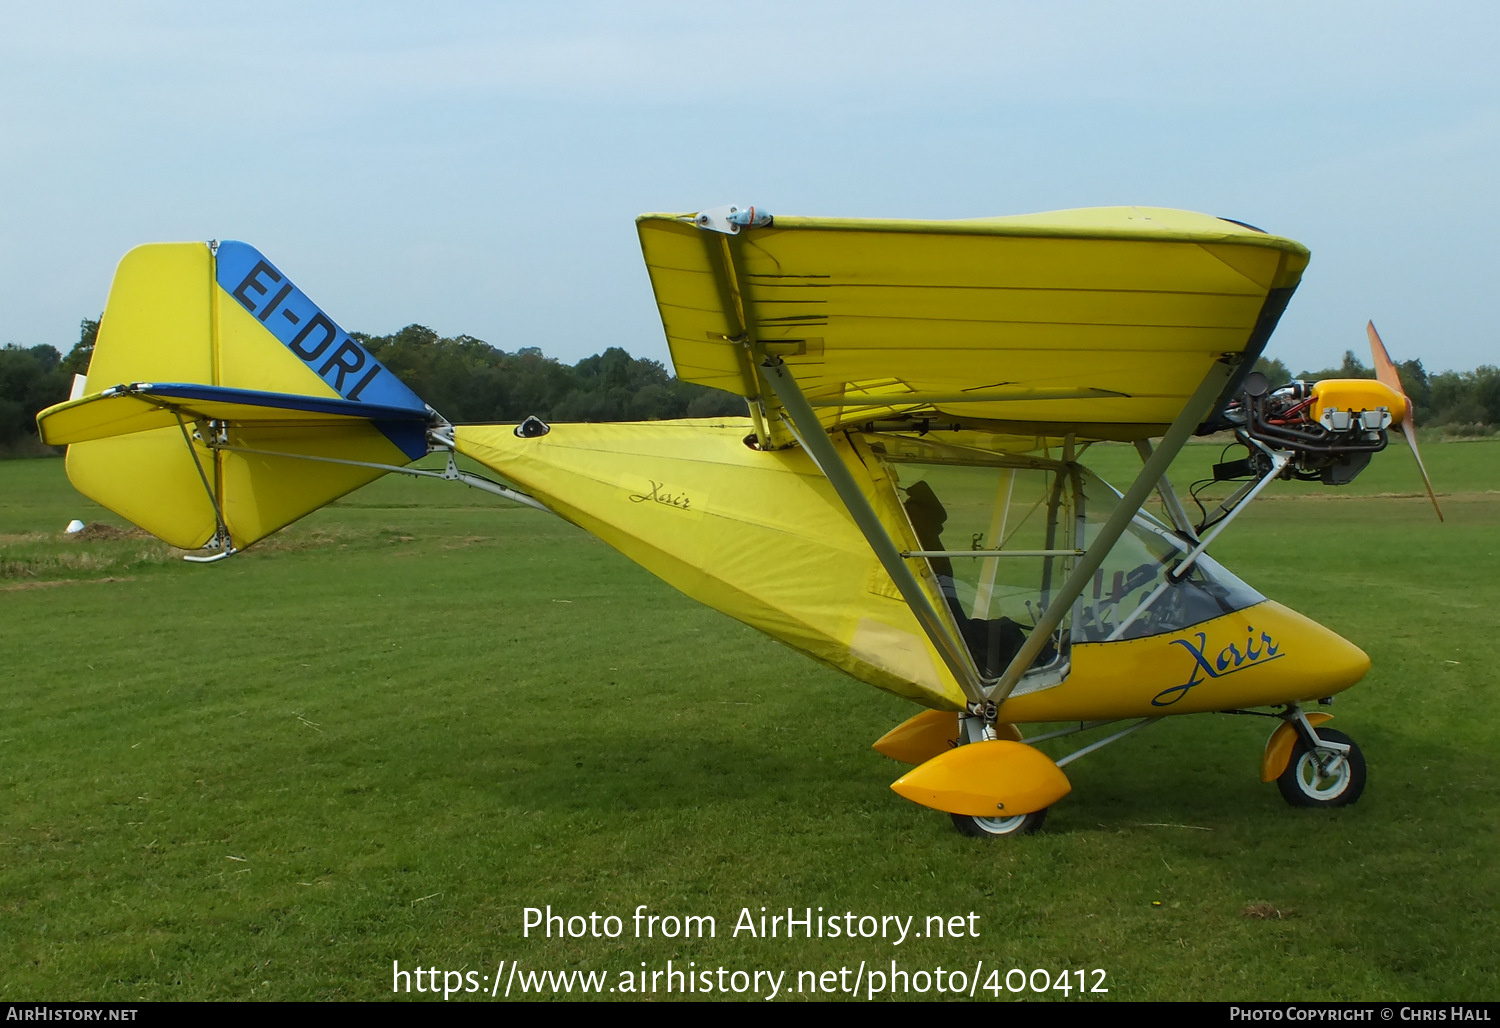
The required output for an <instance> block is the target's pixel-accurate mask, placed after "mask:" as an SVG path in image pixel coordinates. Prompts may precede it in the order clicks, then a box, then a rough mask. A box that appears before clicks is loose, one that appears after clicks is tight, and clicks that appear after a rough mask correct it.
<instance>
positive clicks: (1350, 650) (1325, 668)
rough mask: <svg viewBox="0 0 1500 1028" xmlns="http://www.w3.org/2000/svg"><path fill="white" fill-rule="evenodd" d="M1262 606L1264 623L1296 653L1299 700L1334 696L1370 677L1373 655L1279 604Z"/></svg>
mask: <svg viewBox="0 0 1500 1028" xmlns="http://www.w3.org/2000/svg"><path fill="white" fill-rule="evenodd" d="M1263 606H1264V607H1265V608H1266V610H1265V613H1263V614H1261V615H1260V617H1261V619H1262V621H1263V623H1266V624H1274V625H1275V626H1276V628H1277V630H1278V631H1279V638H1283V639H1286V640H1287V641H1288V642H1289V643H1291V644H1292V648H1293V649H1294V650H1295V652H1296V655H1297V658H1298V659H1297V660H1296V662H1295V668H1296V673H1297V677H1298V679H1299V685H1298V690H1299V695H1298V697H1297V698H1298V699H1299V700H1313V699H1317V698H1319V697H1321V696H1332V695H1333V694H1334V693H1336V692H1341V691H1342V690H1344V689H1347V688H1349V687H1350V686H1351V685H1353V684H1354V683H1356V682H1358V681H1359V680H1360V679H1362V678H1364V677H1365V675H1366V674H1368V673H1369V671H1370V655H1369V654H1368V653H1366V652H1365V651H1364V650H1362V649H1360V648H1359V647H1358V646H1356V645H1354V644H1353V643H1352V642H1350V641H1349V640H1348V639H1345V638H1344V637H1343V636H1341V635H1339V634H1338V633H1337V632H1334V631H1331V630H1330V629H1327V628H1324V627H1323V626H1322V625H1320V624H1318V623H1317V622H1316V621H1314V620H1312V619H1311V618H1307V617H1303V616H1302V615H1301V614H1298V613H1297V612H1296V611H1295V610H1291V609H1290V608H1287V607H1283V606H1282V605H1281V604H1279V603H1274V602H1268V603H1266V604H1264V605H1263Z"/></svg>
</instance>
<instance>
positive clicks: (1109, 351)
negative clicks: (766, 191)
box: [636, 207, 1308, 445]
mask: <svg viewBox="0 0 1500 1028" xmlns="http://www.w3.org/2000/svg"><path fill="white" fill-rule="evenodd" d="M710 213H711V212H704V215H694V214H645V215H642V216H641V217H640V218H638V219H637V221H636V226H637V230H638V232H639V234H640V239H641V249H642V251H643V253H644V255H645V259H646V265H647V268H648V270H649V271H650V275H651V284H652V287H653V289H654V290H655V293H656V301H657V306H658V307H659V309H660V311H661V318H662V325H663V327H664V329H665V331H666V335H667V341H668V345H669V346H670V348H671V352H672V360H673V363H674V364H675V366H676V369H677V374H678V376H679V377H680V378H682V379H683V380H685V381H689V382H697V383H701V384H703V385H709V386H715V387H717V388H719V389H726V390H729V391H730V392H734V393H738V394H739V395H741V396H744V397H746V398H747V399H749V400H752V401H753V402H752V408H753V407H754V406H756V403H755V402H754V401H758V404H759V406H760V407H761V408H762V410H763V411H764V413H765V415H766V418H767V421H768V423H769V424H768V428H769V430H770V432H771V441H772V442H773V443H774V444H776V445H785V444H787V443H789V442H790V441H791V436H790V434H789V432H788V431H787V429H786V428H785V427H784V426H783V425H782V423H781V422H782V419H781V418H780V416H779V415H780V410H779V408H778V405H777V403H776V400H775V396H774V394H773V393H772V392H771V390H769V389H766V388H763V381H762V378H761V376H760V373H759V371H758V366H759V365H760V364H762V363H763V362H764V361H765V360H766V359H767V358H774V357H779V358H781V360H783V361H784V362H785V365H786V367H787V368H788V369H789V370H790V372H791V374H792V375H793V377H794V378H795V379H796V382H797V384H798V386H799V387H800V389H801V390H802V393H803V395H804V396H805V397H806V399H807V401H808V402H809V403H810V404H811V406H812V407H813V409H814V410H816V411H817V414H818V417H819V419H820V421H821V422H822V423H823V425H824V427H825V428H833V427H835V426H837V425H840V424H857V423H863V422H866V421H870V420H872V419H876V418H881V417H885V416H888V415H892V414H915V415H918V416H924V415H931V416H934V417H944V416H947V417H952V418H954V419H955V420H962V421H964V422H967V423H969V424H971V425H975V426H978V425H981V424H983V425H984V426H985V427H991V428H993V429H994V430H996V431H1004V432H1016V433H1019V434H1033V433H1035V434H1046V435H1061V434H1064V433H1067V432H1072V433H1074V434H1075V435H1077V436H1078V437H1079V438H1080V439H1131V438H1142V437H1147V436H1152V435H1159V434H1161V432H1162V431H1164V430H1165V428H1166V426H1167V425H1169V424H1170V423H1171V422H1172V421H1173V420H1174V419H1175V418H1176V417H1177V415H1178V414H1179V413H1180V412H1181V411H1182V410H1183V408H1184V406H1185V405H1186V403H1187V401H1188V399H1189V397H1190V396H1191V395H1192V394H1193V392H1194V390H1195V389H1196V388H1197V387H1198V385H1199V383H1201V382H1202V381H1203V380H1204V377H1205V375H1206V374H1207V373H1208V371H1209V368H1210V367H1211V365H1213V363H1214V362H1215V361H1217V360H1219V359H1220V358H1221V357H1222V356H1224V355H1225V354H1239V355H1242V358H1243V362H1242V366H1241V371H1242V372H1244V371H1248V370H1249V368H1250V366H1251V365H1253V364H1254V362H1255V359H1256V358H1257V357H1258V356H1259V355H1260V352H1261V350H1262V349H1263V348H1264V346H1265V343H1266V340H1267V339H1268V338H1269V336H1270V334H1271V331H1272V329H1274V328H1275V326H1276V322H1277V320H1278V319H1279V318H1280V316H1281V312H1282V311H1283V310H1284V309H1285V307H1286V304H1287V301H1288V300H1290V298H1291V295H1292V292H1293V290H1295V289H1296V286H1297V283H1298V281H1299V280H1300V278H1301V274H1302V271H1303V269H1304V268H1305V267H1306V266H1307V261H1308V251H1307V249H1306V248H1305V247H1303V246H1302V245H1301V244H1299V243H1296V242H1294V241H1292V240H1290V239H1285V238H1282V237H1280V236H1273V235H1269V234H1267V233H1265V232H1261V231H1259V230H1257V229H1253V228H1250V227H1247V226H1244V225H1241V224H1239V223H1237V222H1232V221H1226V220H1224V219H1221V218H1215V217H1211V216H1209V215H1205V214H1194V213H1191V212H1186V211H1175V210H1165V209H1159V208H1147V207H1104V208H1095V209H1088V210H1075V211H1058V212H1053V213H1048V214H1033V215H1024V216H1018V217H1003V218H984V219H975V220H969V221H894V220H889V221H888V220H863V219H833V218H802V217H776V218H775V219H774V220H772V221H771V222H770V223H769V224H764V225H759V226H754V225H750V226H746V227H744V228H742V229H741V228H738V227H735V228H731V229H730V230H729V231H717V230H714V229H713V228H711V227H710V228H704V227H699V226H700V223H701V224H713V223H722V219H716V218H712V217H707V215H709V214H710ZM1238 377H1239V376H1236V377H1235V379H1234V380H1233V381H1231V383H1230V385H1229V386H1228V387H1227V388H1226V390H1225V393H1224V395H1223V396H1221V397H1220V402H1219V403H1218V404H1216V405H1215V407H1214V413H1213V414H1212V415H1210V418H1209V421H1212V420H1213V418H1214V417H1216V415H1217V412H1218V411H1219V410H1220V409H1221V408H1222V406H1223V402H1224V401H1225V400H1227V399H1228V396H1229V395H1230V394H1231V393H1232V392H1233V390H1234V389H1235V388H1236V387H1237V385H1238Z"/></svg>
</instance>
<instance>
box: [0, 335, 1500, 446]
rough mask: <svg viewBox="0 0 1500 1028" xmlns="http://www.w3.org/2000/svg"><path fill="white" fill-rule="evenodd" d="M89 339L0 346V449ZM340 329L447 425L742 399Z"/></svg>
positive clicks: (1425, 387)
mask: <svg viewBox="0 0 1500 1028" xmlns="http://www.w3.org/2000/svg"><path fill="white" fill-rule="evenodd" d="M98 334H99V322H98V321H96V320H94V319H91V318H85V319H84V320H83V322H82V323H81V324H80V326H79V338H78V342H77V343H76V344H75V345H74V346H73V348H72V349H71V350H69V351H68V353H67V354H66V355H64V354H62V353H61V352H60V351H59V350H58V349H57V348H56V347H54V346H52V345H50V344H47V343H43V344H41V345H39V346H31V347H23V346H17V345H15V344H9V345H7V346H5V347H4V348H0V452H7V453H39V452H43V449H42V448H41V446H40V444H39V443H38V441H37V438H36V414H37V412H38V411H40V410H42V409H44V408H46V407H50V406H51V405H52V404H54V403H59V402H61V401H62V400H65V399H67V396H68V392H69V390H70V388H71V386H72V382H73V376H74V375H75V374H82V373H83V372H84V371H85V370H86V369H87V367H88V363H89V358H90V357H91V356H92V355H93V351H94V340H95V339H96V337H97V336H98ZM352 335H354V337H355V338H356V339H358V340H359V341H360V342H361V343H363V344H364V346H365V347H366V348H367V349H369V351H370V352H371V353H372V354H374V356H375V358H376V359H377V360H379V361H380V362H381V363H382V364H384V365H385V366H386V367H387V368H389V369H390V370H391V371H392V372H394V373H395V374H396V375H398V376H399V377H400V378H401V380H402V381H404V382H405V383H406V384H407V385H408V386H410V387H411V388H412V390H413V391H415V392H416V394H417V395H418V396H420V397H422V398H423V399H424V400H426V401H427V402H428V403H430V404H431V405H432V406H433V407H434V408H435V409H436V410H437V411H439V412H440V413H441V414H442V415H443V416H444V417H446V418H448V419H449V420H450V421H453V422H456V423H475V422H486V421H501V422H507V421H520V420H521V419H522V418H525V417H527V416H528V415H531V414H535V415H537V416H538V417H540V418H542V419H543V420H544V421H655V420H661V419H666V418H699V417H719V416H722V415H738V414H744V413H745V403H744V401H743V400H741V399H740V398H739V397H737V396H735V395H733V394H732V393H726V392H723V391H721V390H718V389H710V388H708V387H706V386H699V385H693V384H691V383H689V382H683V381H682V380H680V379H678V378H675V377H673V376H672V375H671V373H669V372H668V371H667V369H666V368H665V367H663V366H662V364H661V363H660V362H659V361H654V360H649V359H645V358H636V357H632V356H631V355H630V354H628V353H626V352H625V351H624V350H623V349H621V348H620V347H618V346H612V347H609V348H608V349H606V350H605V351H604V352H603V353H599V354H595V355H594V356H592V357H585V358H584V359H583V360H581V361H579V362H578V363H577V364H572V365H569V364H563V363H562V362H561V361H558V360H556V359H555V358H552V357H548V356H546V355H545V354H543V353H542V351H541V350H540V349H539V348H537V347H535V346H525V347H522V348H521V349H519V350H517V351H516V352H514V353H508V352H506V351H505V350H502V349H500V348H498V347H495V346H491V345H490V344H489V343H486V342H485V341H484V340H482V339H475V338H474V337H473V336H467V335H460V336H454V337H451V338H450V337H447V336H440V335H438V334H437V333H436V332H434V331H433V330H432V329H430V328H427V327H425V326H423V325H408V326H407V327H406V328H403V329H401V330H400V331H399V332H394V333H392V334H390V335H384V336H372V335H366V334H364V333H360V332H355V333H352ZM1256 367H1257V368H1258V369H1259V370H1261V371H1263V372H1265V373H1266V375H1267V376H1268V377H1269V378H1270V379H1271V382H1272V384H1273V385H1280V384H1282V383H1284V382H1288V381H1291V379H1292V378H1293V377H1294V376H1293V375H1292V374H1291V372H1290V370H1289V369H1288V367H1287V366H1286V365H1285V364H1284V363H1282V362H1281V361H1279V360H1267V359H1265V358H1262V359H1261V360H1260V362H1259V363H1258V364H1257V365H1256ZM1397 367H1398V370H1399V371H1400V374H1401V382H1402V385H1403V386H1404V387H1405V389H1406V393H1407V395H1408V396H1410V397H1411V399H1412V404H1413V406H1414V408H1415V414H1416V422H1417V424H1418V425H1421V426H1422V427H1424V428H1438V429H1441V430H1443V431H1444V432H1445V433H1446V434H1450V435H1489V434H1493V433H1494V432H1495V431H1496V428H1497V427H1500V368H1496V367H1493V366H1490V365H1485V366H1482V367H1480V368H1477V369H1475V370H1474V371H1444V372H1439V373H1437V374H1433V375H1429V374H1428V373H1427V371H1426V370H1425V369H1424V368H1423V367H1422V362H1421V361H1420V360H1409V361H1403V362H1402V363H1400V364H1399V365H1397ZM1374 374H1375V372H1374V371H1373V370H1372V369H1370V368H1367V367H1365V366H1364V365H1363V364H1361V363H1360V361H1359V358H1358V357H1356V356H1355V355H1354V352H1353V351H1352V350H1351V351H1346V352H1345V354H1344V361H1343V363H1342V364H1341V365H1339V366H1338V367H1336V368H1322V369H1318V370H1312V371H1303V372H1301V373H1300V374H1298V375H1296V376H1295V377H1297V378H1302V379H1309V380H1313V381H1316V380H1318V379H1321V378H1373V377H1374ZM116 384H118V383H113V382H110V383H94V385H95V386H96V387H97V386H102V385H116Z"/></svg>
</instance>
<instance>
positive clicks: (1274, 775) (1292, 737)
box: [1260, 711, 1333, 782]
mask: <svg viewBox="0 0 1500 1028" xmlns="http://www.w3.org/2000/svg"><path fill="white" fill-rule="evenodd" d="M1306 717H1307V723H1308V724H1310V725H1312V726H1313V727H1314V728H1317V727H1318V726H1319V725H1321V724H1323V723H1324V722H1326V721H1332V720H1333V715H1332V714H1325V713H1323V712H1322V711H1314V712H1313V713H1311V714H1308V715H1306ZM1296 745H1297V729H1296V728H1294V727H1292V726H1291V725H1289V724H1287V723H1286V722H1285V721H1283V722H1282V723H1281V724H1279V725H1277V726H1276V731H1274V732H1272V733H1271V737H1270V738H1269V739H1267V740H1266V752H1265V754H1264V755H1263V756H1262V757H1261V760H1260V780H1261V781H1262V782H1274V781H1276V779H1278V778H1280V777H1281V773H1282V772H1283V771H1285V770H1286V766H1287V764H1289V763H1291V760H1292V750H1293V749H1295V748H1296Z"/></svg>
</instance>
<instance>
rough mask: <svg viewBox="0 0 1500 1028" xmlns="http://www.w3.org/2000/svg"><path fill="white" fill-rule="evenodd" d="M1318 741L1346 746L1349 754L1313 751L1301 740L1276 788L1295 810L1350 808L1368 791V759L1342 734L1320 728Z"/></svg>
mask: <svg viewBox="0 0 1500 1028" xmlns="http://www.w3.org/2000/svg"><path fill="white" fill-rule="evenodd" d="M1318 738H1320V739H1322V740H1323V741H1324V742H1335V743H1344V744H1345V745H1347V746H1348V747H1349V750H1348V752H1344V751H1341V750H1335V749H1324V748H1321V747H1320V748H1318V749H1316V750H1313V749H1310V748H1309V747H1308V745H1307V741H1306V740H1304V739H1302V738H1301V737H1298V739H1297V745H1296V747H1295V748H1294V749H1293V750H1292V759H1291V760H1289V761H1288V762H1287V765H1286V770H1285V771H1283V772H1282V773H1281V777H1280V778H1278V779H1276V787H1277V788H1278V789H1280V790H1281V796H1282V798H1283V799H1285V800H1286V801H1287V802H1288V803H1290V804H1291V805H1292V806H1294V807H1347V806H1349V804H1351V803H1353V802H1354V801H1355V800H1357V799H1359V796H1360V793H1362V792H1364V791H1365V756H1364V754H1363V753H1361V752H1360V751H1359V747H1358V746H1356V745H1355V744H1354V741H1353V740H1352V739H1350V738H1349V737H1348V736H1347V735H1345V734H1344V733H1343V732H1336V731H1334V730H1333V729H1331V728H1320V729H1318Z"/></svg>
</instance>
